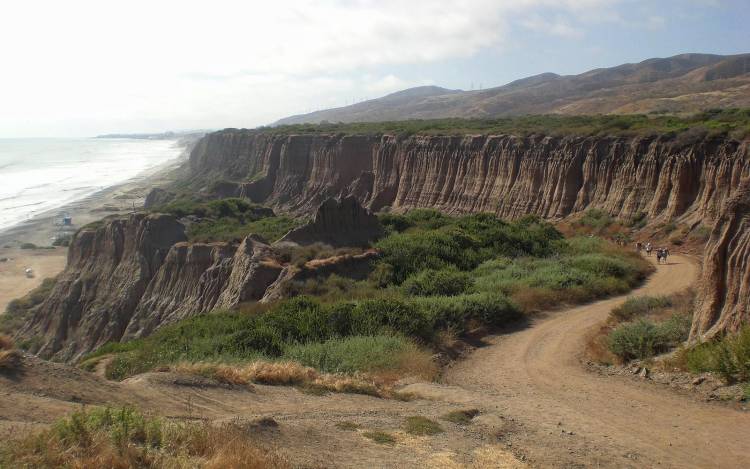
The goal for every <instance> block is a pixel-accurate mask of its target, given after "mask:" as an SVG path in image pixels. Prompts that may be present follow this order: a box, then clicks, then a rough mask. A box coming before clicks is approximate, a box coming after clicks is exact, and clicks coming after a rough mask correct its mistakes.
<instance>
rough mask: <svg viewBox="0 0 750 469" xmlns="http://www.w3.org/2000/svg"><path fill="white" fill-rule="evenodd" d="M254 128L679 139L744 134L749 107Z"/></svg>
mask: <svg viewBox="0 0 750 469" xmlns="http://www.w3.org/2000/svg"><path fill="white" fill-rule="evenodd" d="M255 132H259V133H260V132H263V133H270V134H275V135H292V134H345V135H381V134H395V135H402V136H405V135H412V134H425V135H465V134H494V135H499V134H513V135H522V136H525V135H531V134H541V135H584V136H587V135H624V136H628V135H653V134H667V135H672V136H676V137H680V138H681V139H682V140H685V139H686V138H687V139H691V138H698V137H702V136H705V135H706V134H711V135H717V134H730V135H732V136H734V137H737V138H743V137H745V136H747V135H750V110H748V109H727V110H709V111H705V112H702V113H698V114H695V115H691V116H682V117H680V116H673V115H638V114H632V115H591V116H562V115H532V116H521V117H507V118H499V119H434V120H417V119H415V120H407V121H394V122H357V123H350V124H326V123H323V124H298V125H283V126H278V127H266V128H260V129H257V130H255Z"/></svg>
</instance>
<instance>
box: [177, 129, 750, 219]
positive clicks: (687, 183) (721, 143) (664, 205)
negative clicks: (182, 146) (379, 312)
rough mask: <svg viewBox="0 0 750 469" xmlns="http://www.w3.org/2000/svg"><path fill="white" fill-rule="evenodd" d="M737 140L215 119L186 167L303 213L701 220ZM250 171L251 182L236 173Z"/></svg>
mask: <svg viewBox="0 0 750 469" xmlns="http://www.w3.org/2000/svg"><path fill="white" fill-rule="evenodd" d="M747 147H748V141H742V142H739V141H736V140H732V139H729V138H704V137H701V138H700V139H698V140H697V141H695V142H691V144H690V145H684V144H682V143H681V142H680V141H678V140H675V139H674V138H671V137H576V136H568V137H543V136H530V137H517V136H511V135H479V136H412V137H408V138H402V137H397V136H392V135H381V136H339V135H291V136H282V135H272V134H270V133H264V132H262V131H246V130H231V129H230V130H225V131H221V132H215V133H212V134H209V135H207V136H206V137H204V139H203V140H201V142H199V144H198V145H197V146H196V147H195V149H194V150H193V152H192V153H191V156H190V165H191V168H192V170H193V172H194V174H195V175H203V176H211V177H213V178H219V179H227V180H236V181H239V182H238V184H239V187H241V188H242V189H241V190H240V195H242V196H245V197H248V198H250V199H252V200H253V201H256V202H264V203H266V204H268V205H271V206H273V207H275V208H278V209H281V210H283V211H291V212H294V213H311V212H312V211H313V210H315V209H316V208H317V207H318V205H319V204H320V203H321V202H323V201H325V200H327V199H328V198H330V197H332V196H333V197H340V196H341V197H344V196H348V195H351V196H354V197H356V198H357V200H359V201H360V203H362V204H363V205H364V206H365V207H368V208H370V209H372V210H379V209H380V208H382V207H385V206H390V207H392V208H394V209H397V210H403V209H410V208H417V207H431V208H437V209H440V210H443V211H446V212H454V213H455V212H459V213H464V212H491V213H495V214H497V215H499V216H503V217H519V216H523V215H526V214H529V213H533V214H538V215H541V216H543V217H548V218H558V217H565V216H568V215H571V214H573V213H576V212H580V211H583V210H587V209H589V208H598V209H603V210H606V211H607V212H608V213H610V214H611V215H613V216H617V217H620V218H624V219H628V218H631V217H632V216H633V215H635V214H636V213H638V212H644V213H646V214H647V215H648V217H649V220H652V221H653V220H663V221H666V220H672V219H676V220H678V221H685V222H688V223H698V222H702V223H704V224H706V225H710V223H711V221H712V220H713V219H715V217H716V216H717V215H718V211H719V209H720V208H721V206H722V205H723V204H724V203H725V202H726V200H727V198H728V197H729V196H730V195H732V193H733V192H734V191H735V190H736V189H737V187H738V185H739V180H740V177H741V175H742V174H749V173H750V160H749V159H748V153H747ZM248 180H252V182H245V181H248Z"/></svg>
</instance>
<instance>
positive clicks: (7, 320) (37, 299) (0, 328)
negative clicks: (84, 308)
mask: <svg viewBox="0 0 750 469" xmlns="http://www.w3.org/2000/svg"><path fill="white" fill-rule="evenodd" d="M55 282H56V279H54V278H46V279H44V280H42V283H41V284H40V285H39V286H38V287H36V288H35V289H33V290H31V291H30V292H29V293H27V294H26V296H24V297H22V298H18V299H15V300H12V301H11V302H10V303H8V306H7V307H6V309H5V314H0V333H5V334H11V333H13V332H15V331H16V330H18V328H19V327H21V325H23V323H24V322H26V320H27V319H29V317H30V316H31V314H32V313H33V309H34V308H35V307H36V306H38V305H40V304H42V302H44V300H46V299H47V297H48V296H49V294H50V292H51V291H52V288H54V286H55Z"/></svg>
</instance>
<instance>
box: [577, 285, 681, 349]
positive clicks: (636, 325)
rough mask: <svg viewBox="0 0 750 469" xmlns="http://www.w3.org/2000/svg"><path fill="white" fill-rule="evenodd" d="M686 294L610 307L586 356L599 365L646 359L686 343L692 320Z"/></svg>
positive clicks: (634, 298) (592, 339)
mask: <svg viewBox="0 0 750 469" xmlns="http://www.w3.org/2000/svg"><path fill="white" fill-rule="evenodd" d="M692 304H693V295H692V294H691V293H690V292H683V293H678V294H674V295H670V296H639V297H633V298H628V299H627V300H626V301H625V302H624V303H623V304H621V305H620V306H617V307H616V308H614V309H613V310H612V311H611V313H610V316H609V319H608V320H607V322H606V323H605V324H604V325H603V326H602V327H601V328H600V330H599V331H598V334H596V335H595V336H594V337H592V338H591V340H590V341H589V343H588V346H587V348H588V354H589V357H590V358H592V359H594V360H596V361H599V362H602V363H608V364H611V363H615V362H627V361H630V360H635V359H646V358H651V357H653V356H656V355H659V354H661V353H665V352H668V351H670V350H672V349H674V348H676V347H677V346H679V345H680V344H681V343H682V342H684V341H685V340H687V338H688V334H689V332H690V323H691V318H692Z"/></svg>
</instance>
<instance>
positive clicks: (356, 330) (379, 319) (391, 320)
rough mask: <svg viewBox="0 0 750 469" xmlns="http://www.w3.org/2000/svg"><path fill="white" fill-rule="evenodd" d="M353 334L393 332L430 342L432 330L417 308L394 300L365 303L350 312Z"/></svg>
mask: <svg viewBox="0 0 750 469" xmlns="http://www.w3.org/2000/svg"><path fill="white" fill-rule="evenodd" d="M351 330H352V334H354V335H377V334H379V333H382V332H383V331H392V332H396V333H401V334H404V335H407V336H411V337H416V338H420V339H423V340H425V341H429V340H430V339H431V338H432V335H433V333H434V330H433V329H432V327H431V324H430V323H429V321H428V319H427V317H426V316H425V315H424V314H422V312H421V311H420V310H419V309H417V307H416V306H415V305H414V304H412V303H410V302H407V301H404V300H401V299H397V298H380V299H374V300H364V301H360V302H358V303H357V305H356V307H354V309H353V310H352V329H351Z"/></svg>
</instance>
